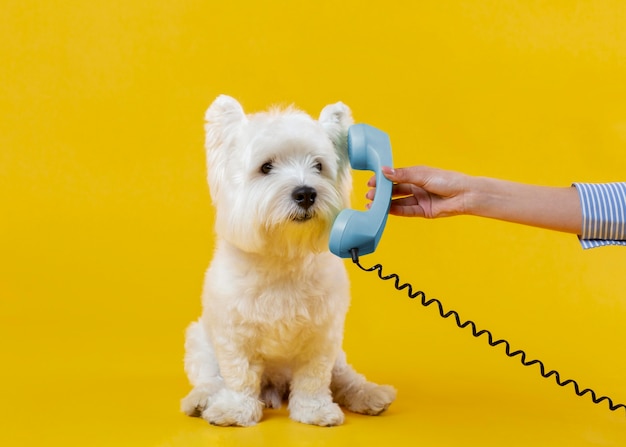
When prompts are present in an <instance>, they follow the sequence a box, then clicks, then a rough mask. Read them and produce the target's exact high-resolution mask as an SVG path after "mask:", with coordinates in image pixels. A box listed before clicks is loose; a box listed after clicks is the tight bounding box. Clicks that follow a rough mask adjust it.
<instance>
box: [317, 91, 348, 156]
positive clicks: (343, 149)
mask: <svg viewBox="0 0 626 447" xmlns="http://www.w3.org/2000/svg"><path fill="white" fill-rule="evenodd" d="M319 121H320V123H321V124H322V126H323V127H324V129H325V130H326V133H327V134H328V136H329V137H330V139H331V141H332V142H333V144H334V145H335V148H337V150H338V151H339V152H340V153H342V154H343V153H345V154H347V153H348V127H350V126H351V125H352V124H353V123H354V120H353V119H352V112H351V111H350V108H349V107H348V106H347V105H345V104H344V103H342V102H338V103H336V104H330V105H327V106H326V107H324V108H323V109H322V112H321V113H320V119H319Z"/></svg>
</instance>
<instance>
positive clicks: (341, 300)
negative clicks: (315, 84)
mask: <svg viewBox="0 0 626 447" xmlns="http://www.w3.org/2000/svg"><path fill="white" fill-rule="evenodd" d="M206 120H207V124H206V128H205V129H206V149H207V163H208V182H209V186H210V191H211V197H212V199H213V203H214V205H215V207H216V210H217V215H216V224H215V230H216V233H217V238H218V241H217V248H216V251H215V254H214V257H213V261H212V263H211V265H210V267H209V269H208V270H207V272H206V277H205V282H204V290H203V297H202V299H203V301H202V303H203V313H202V316H201V318H200V319H199V321H197V322H194V323H192V324H191V325H190V326H189V328H188V329H187V333H186V342H185V371H186V372H187V375H188V377H189V380H190V382H191V384H192V385H193V387H194V388H193V389H192V391H191V392H190V393H189V395H188V396H187V397H185V399H183V401H182V410H183V411H184V412H185V413H186V414H189V415H192V416H202V417H203V418H204V419H206V420H207V421H208V422H210V423H211V424H215V425H239V426H248V425H253V424H255V423H257V422H258V421H259V420H260V419H261V417H262V410H263V407H264V406H265V407H269V408H277V407H280V405H281V403H282V401H283V400H284V399H285V398H286V397H287V395H288V398H289V407H288V408H289V411H290V415H291V417H292V418H293V419H295V420H297V421H300V422H304V423H308V424H316V425H323V426H329V425H338V424H341V423H342V422H343V419H344V415H343V412H342V411H341V409H340V408H339V406H338V404H340V405H342V406H345V407H346V408H348V409H349V410H352V411H355V412H358V413H364V414H380V413H382V412H383V411H384V410H386V409H387V407H388V406H389V405H390V404H391V402H392V401H393V400H394V399H395V390H394V389H393V388H392V387H390V386H386V385H384V386H380V385H376V384H373V383H370V382H367V381H366V379H365V378H364V377H363V376H362V375H360V374H357V373H356V372H355V371H354V370H353V368H352V367H351V366H350V365H348V364H347V363H346V359H345V354H344V353H343V351H342V348H341V344H342V338H343V326H344V319H345V315H346V312H347V310H348V305H349V300H350V297H349V284H348V277H347V274H346V271H345V268H344V265H343V261H342V260H341V259H339V258H338V257H336V256H334V255H332V254H331V253H330V252H328V249H327V246H328V236H329V230H330V226H331V225H332V222H333V220H334V218H335V217H336V215H337V213H338V212H339V211H340V210H341V209H342V208H345V207H346V206H348V202H349V193H350V187H351V177H350V170H349V163H348V157H347V148H346V134H347V129H348V127H349V125H350V124H352V116H351V113H350V109H349V108H348V107H346V106H345V105H344V104H342V103H337V104H333V105H329V106H326V107H325V108H324V109H323V110H322V112H321V114H320V119H319V120H318V121H316V120H313V119H312V118H310V117H309V116H308V115H307V114H305V113H304V112H302V111H299V110H297V109H295V108H287V109H272V110H270V111H268V112H263V113H257V114H253V115H246V114H245V113H244V111H243V109H242V107H241V105H240V104H239V103H238V102H237V101H236V100H235V99H233V98H231V97H228V96H223V95H222V96H220V97H218V98H217V99H216V100H215V101H214V102H213V104H212V105H211V106H210V107H209V109H208V110H207V113H206ZM266 163H271V170H270V171H269V172H268V173H264V172H263V169H262V166H263V165H264V164H266ZM320 166H321V170H320V169H319V168H320ZM301 187H308V188H313V190H314V191H315V193H316V196H315V199H314V202H313V201H312V200H310V201H309V203H308V205H310V207H308V209H306V208H307V207H303V206H300V205H299V204H298V203H297V200H296V199H295V197H293V196H292V193H293V192H294V190H297V189H298V188H301ZM309 191H312V190H309ZM311 202H313V203H311Z"/></svg>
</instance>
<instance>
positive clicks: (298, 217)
mask: <svg viewBox="0 0 626 447" xmlns="http://www.w3.org/2000/svg"><path fill="white" fill-rule="evenodd" d="M313 217H315V214H314V213H311V212H308V211H307V212H306V213H298V214H294V215H293V216H292V217H291V220H292V221H293V222H306V221H308V220H311V219H313Z"/></svg>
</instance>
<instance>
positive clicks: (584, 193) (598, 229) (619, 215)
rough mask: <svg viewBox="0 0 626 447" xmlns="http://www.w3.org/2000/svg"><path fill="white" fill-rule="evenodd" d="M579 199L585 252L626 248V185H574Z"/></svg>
mask: <svg viewBox="0 0 626 447" xmlns="http://www.w3.org/2000/svg"><path fill="white" fill-rule="evenodd" d="M574 186H575V187H576V190H577V191H578V195H579V197H580V205H581V207H582V214H583V222H582V232H581V234H580V235H579V239H580V243H581V245H582V247H583V248H585V249H587V248H593V247H601V246H603V245H626V182H620V183H574Z"/></svg>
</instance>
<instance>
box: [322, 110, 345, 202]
mask: <svg viewBox="0 0 626 447" xmlns="http://www.w3.org/2000/svg"><path fill="white" fill-rule="evenodd" d="M319 122H320V124H321V125H322V127H323V128H324V129H325V130H326V134H327V135H328V137H329V138H330V140H331V141H332V142H333V145H334V146H335V152H336V154H337V161H338V170H337V184H338V185H339V189H340V190H341V191H343V196H344V200H345V203H344V205H345V206H348V205H349V201H350V198H349V191H350V189H351V185H352V178H351V176H350V160H349V159H348V128H349V127H350V126H351V125H352V124H353V123H354V120H353V119H352V111H351V110H350V108H349V107H348V106H347V105H345V104H344V103H342V102H338V103H335V104H330V105H327V106H326V107H324V108H323V109H322V112H321V113H320V118H319Z"/></svg>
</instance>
